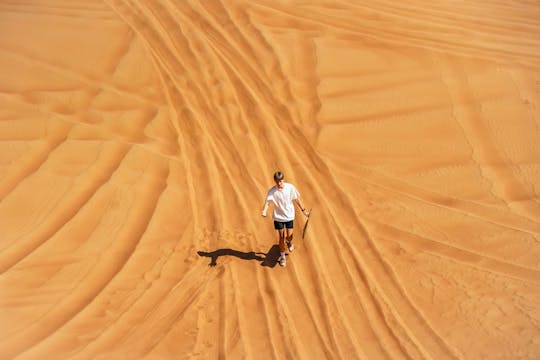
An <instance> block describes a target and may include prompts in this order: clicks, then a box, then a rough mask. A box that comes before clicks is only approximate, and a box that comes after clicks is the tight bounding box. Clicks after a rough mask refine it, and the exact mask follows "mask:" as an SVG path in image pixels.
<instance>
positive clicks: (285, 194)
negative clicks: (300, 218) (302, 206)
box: [266, 182, 300, 222]
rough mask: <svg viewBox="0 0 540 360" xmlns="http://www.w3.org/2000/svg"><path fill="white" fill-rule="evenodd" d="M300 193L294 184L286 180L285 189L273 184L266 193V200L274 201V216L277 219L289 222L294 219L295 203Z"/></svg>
mask: <svg viewBox="0 0 540 360" xmlns="http://www.w3.org/2000/svg"><path fill="white" fill-rule="evenodd" d="M299 197H300V194H299V193H298V190H296V188H295V187H294V185H293V184H289V183H286V182H284V183H283V189H281V190H280V189H279V188H278V187H277V185H276V186H272V188H271V189H270V190H268V194H267V195H266V201H269V202H272V203H274V214H273V218H274V220H275V221H280V222H287V221H291V220H294V203H293V200H295V199H298V198H299Z"/></svg>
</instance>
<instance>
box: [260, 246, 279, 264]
mask: <svg viewBox="0 0 540 360" xmlns="http://www.w3.org/2000/svg"><path fill="white" fill-rule="evenodd" d="M279 255H280V254H279V246H278V245H272V247H271V248H270V250H268V252H267V253H266V256H265V258H264V260H263V261H262V263H261V266H266V267H269V268H273V267H274V266H276V265H277V262H278V260H279Z"/></svg>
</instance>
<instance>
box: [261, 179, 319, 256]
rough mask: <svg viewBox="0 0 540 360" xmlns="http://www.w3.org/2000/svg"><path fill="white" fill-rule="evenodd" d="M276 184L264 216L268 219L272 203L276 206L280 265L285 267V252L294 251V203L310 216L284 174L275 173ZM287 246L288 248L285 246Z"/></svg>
mask: <svg viewBox="0 0 540 360" xmlns="http://www.w3.org/2000/svg"><path fill="white" fill-rule="evenodd" d="M274 182H275V183H276V185H274V186H272V187H271V188H270V190H268V193H267V194H266V200H265V202H264V207H263V210H262V216H263V217H266V212H267V211H268V206H269V205H270V203H273V204H274V213H273V219H274V229H276V230H277V232H278V237H279V252H280V257H279V265H281V266H285V262H286V260H285V251H286V249H287V248H288V249H289V252H292V251H293V250H294V244H293V227H294V204H293V202H294V203H296V205H298V207H299V208H300V210H302V214H304V216H306V217H307V216H308V215H309V214H308V213H307V212H306V208H305V207H304V206H303V205H302V202H301V201H300V193H298V190H296V187H295V186H294V185H293V184H290V183H286V182H285V181H283V173H281V172H280V171H276V172H275V173H274ZM285 245H287V246H285Z"/></svg>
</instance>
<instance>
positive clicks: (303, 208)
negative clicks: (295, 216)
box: [294, 198, 308, 216]
mask: <svg viewBox="0 0 540 360" xmlns="http://www.w3.org/2000/svg"><path fill="white" fill-rule="evenodd" d="M294 202H295V203H296V205H298V207H299V208H300V210H302V214H304V215H305V216H308V214H306V208H305V207H304V205H302V201H301V200H300V198H297V199H294Z"/></svg>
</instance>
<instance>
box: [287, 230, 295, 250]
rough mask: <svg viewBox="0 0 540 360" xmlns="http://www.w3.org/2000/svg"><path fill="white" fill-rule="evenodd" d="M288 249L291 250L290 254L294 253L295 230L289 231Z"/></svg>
mask: <svg viewBox="0 0 540 360" xmlns="http://www.w3.org/2000/svg"><path fill="white" fill-rule="evenodd" d="M287 247H288V248H289V252H292V251H293V250H294V245H293V229H287Z"/></svg>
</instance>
